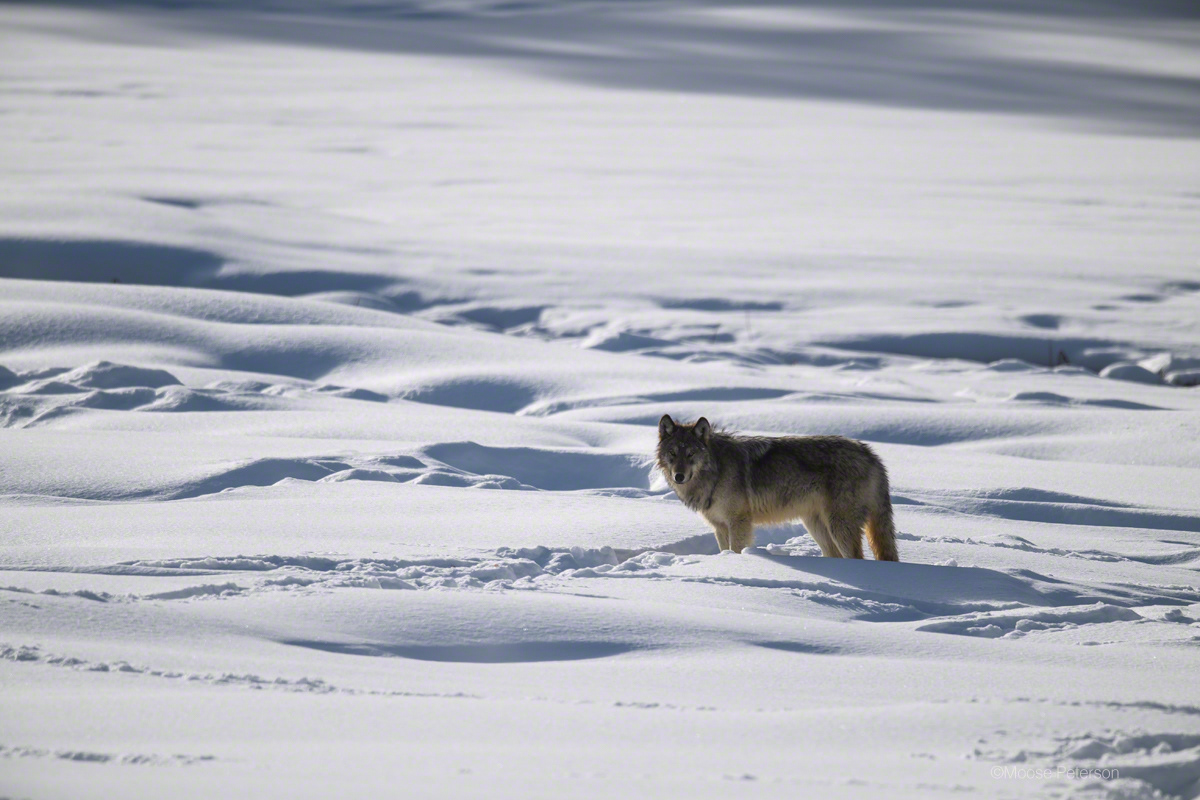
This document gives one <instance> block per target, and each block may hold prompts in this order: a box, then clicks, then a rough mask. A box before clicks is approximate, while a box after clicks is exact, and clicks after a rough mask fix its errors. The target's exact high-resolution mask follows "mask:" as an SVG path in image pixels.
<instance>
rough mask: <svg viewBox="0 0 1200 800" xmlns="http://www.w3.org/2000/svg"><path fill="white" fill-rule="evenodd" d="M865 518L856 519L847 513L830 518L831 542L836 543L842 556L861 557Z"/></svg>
mask: <svg viewBox="0 0 1200 800" xmlns="http://www.w3.org/2000/svg"><path fill="white" fill-rule="evenodd" d="M865 522H866V520H862V519H858V518H856V517H854V516H852V515H849V514H838V515H835V516H833V517H832V518H830V520H829V528H830V531H831V532H832V533H833V543H834V544H835V545H837V548H838V550H839V551H840V552H841V554H842V558H862V557H863V543H862V537H863V525H864V524H865Z"/></svg>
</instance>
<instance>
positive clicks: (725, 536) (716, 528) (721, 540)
mask: <svg viewBox="0 0 1200 800" xmlns="http://www.w3.org/2000/svg"><path fill="white" fill-rule="evenodd" d="M709 524H711V525H712V528H713V533H715V534H716V535H717V547H718V548H719V549H720V550H721V551H722V552H724V551H726V550H728V549H729V528H728V527H727V526H726V525H725V524H723V523H720V522H711V523H709Z"/></svg>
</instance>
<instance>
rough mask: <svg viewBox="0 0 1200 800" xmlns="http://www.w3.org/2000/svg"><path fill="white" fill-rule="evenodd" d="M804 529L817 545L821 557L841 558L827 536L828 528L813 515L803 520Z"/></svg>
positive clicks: (830, 538) (830, 537)
mask: <svg viewBox="0 0 1200 800" xmlns="http://www.w3.org/2000/svg"><path fill="white" fill-rule="evenodd" d="M804 527H805V528H806V529H807V530H808V535H809V536H811V537H812V538H813V541H814V542H816V543H817V547H820V548H821V555H823V556H826V557H828V558H841V557H842V554H841V552H840V551H839V550H838V549H837V547H836V546H834V544H833V537H832V536H830V534H829V528H827V527H825V523H824V522H823V521H822V520H821V519H820V518H819V517H817V516H816V515H815V514H814V515H813V516H811V517H805V518H804Z"/></svg>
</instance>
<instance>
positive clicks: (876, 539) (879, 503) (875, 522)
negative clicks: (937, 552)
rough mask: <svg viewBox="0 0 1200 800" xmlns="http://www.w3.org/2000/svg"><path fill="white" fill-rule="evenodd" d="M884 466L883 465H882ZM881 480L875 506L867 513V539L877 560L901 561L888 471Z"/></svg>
mask: <svg viewBox="0 0 1200 800" xmlns="http://www.w3.org/2000/svg"><path fill="white" fill-rule="evenodd" d="M881 466H882V465H881ZM881 477H882V480H880V481H879V488H878V495H877V496H876V500H875V504H874V507H873V508H872V509H871V511H870V513H869V514H867V541H868V542H869V543H870V545H871V552H872V553H874V554H875V560H876V561H899V560H900V554H899V553H898V552H896V525H895V523H894V522H893V521H892V498H891V493H890V492H889V491H888V480H887V473H886V472H884V473H883V475H882V476H881Z"/></svg>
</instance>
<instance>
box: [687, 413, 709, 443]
mask: <svg viewBox="0 0 1200 800" xmlns="http://www.w3.org/2000/svg"><path fill="white" fill-rule="evenodd" d="M692 430H694V431H695V432H696V435H697V436H699V437H700V441H702V442H704V443H705V444H708V435H709V434H710V433H712V425H709V424H708V420H706V419H705V418H704V417H701V418H700V419H698V420H696V426H695V427H694V428H692Z"/></svg>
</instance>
